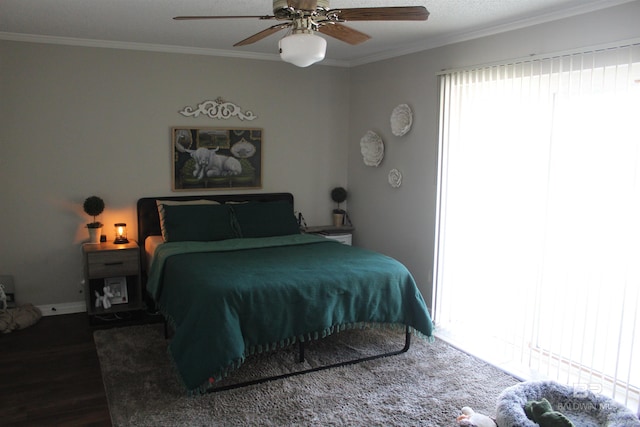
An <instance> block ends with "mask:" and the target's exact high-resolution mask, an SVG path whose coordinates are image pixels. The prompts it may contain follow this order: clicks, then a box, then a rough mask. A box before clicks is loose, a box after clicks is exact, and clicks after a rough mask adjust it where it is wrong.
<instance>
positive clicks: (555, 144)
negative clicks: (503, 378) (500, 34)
mask: <svg viewBox="0 0 640 427" xmlns="http://www.w3.org/2000/svg"><path fill="white" fill-rule="evenodd" d="M440 85H441V119H440V163H439V183H438V211H439V212H438V222H437V228H438V229H437V243H436V245H437V247H436V254H437V255H436V265H435V271H436V277H435V282H436V283H435V304H434V308H435V313H434V320H435V322H436V327H437V330H438V331H440V332H439V333H440V335H441V336H442V337H443V338H445V339H448V340H452V341H455V342H456V344H457V345H459V346H461V347H463V348H465V349H467V350H470V351H472V352H473V353H475V354H478V355H479V356H480V357H483V358H485V359H487V360H489V361H491V362H494V363H495V364H497V365H498V366H501V367H503V368H505V369H506V370H509V371H511V372H513V373H515V374H516V375H519V376H521V377H523V378H525V379H531V378H550V379H554V380H556V381H560V382H563V383H566V384H572V385H575V384H580V385H581V386H582V387H585V386H586V387H588V388H589V389H592V390H593V391H597V392H601V393H603V394H605V395H609V396H612V397H615V398H616V399H618V400H619V401H621V402H623V403H624V404H626V405H628V406H630V407H631V408H633V409H634V410H639V411H640V406H639V403H638V401H639V398H640V167H639V166H640V126H639V124H640V115H639V114H640V113H639V112H640V46H638V45H629V46H625V47H616V48H607V49H602V50H597V51H592V52H588V53H579V54H567V55H561V56H557V57H553V58H540V59H532V60H527V61H520V62H516V63H512V64H502V65H496V66H488V67H480V68H477V69H473V70H461V71H454V72H446V73H443V74H442V75H441V76H440ZM636 336H637V337H636ZM634 359H635V360H634Z"/></svg>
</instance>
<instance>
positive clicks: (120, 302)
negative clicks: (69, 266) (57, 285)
mask: <svg viewBox="0 0 640 427" xmlns="http://www.w3.org/2000/svg"><path fill="white" fill-rule="evenodd" d="M82 254H83V258H84V260H83V263H84V282H85V283H84V292H85V301H86V304H87V314H89V316H95V315H101V314H106V313H117V312H122V311H134V310H141V309H142V308H143V303H142V281H141V278H140V248H139V247H138V244H137V243H136V242H134V241H130V242H129V243H125V244H114V243H99V244H84V245H82ZM105 279H106V280H105ZM106 284H109V285H110V287H111V288H112V293H114V296H113V297H111V298H110V299H109V302H110V303H111V307H109V308H107V309H105V308H104V305H103V304H102V302H101V304H100V306H99V307H98V306H96V291H97V292H98V293H99V294H100V295H104V290H103V288H104V287H105V285H106Z"/></svg>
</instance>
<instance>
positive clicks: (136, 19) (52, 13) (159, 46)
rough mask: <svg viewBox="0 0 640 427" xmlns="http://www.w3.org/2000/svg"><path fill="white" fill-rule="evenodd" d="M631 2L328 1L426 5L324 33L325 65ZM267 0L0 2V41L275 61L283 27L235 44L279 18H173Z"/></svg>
mask: <svg viewBox="0 0 640 427" xmlns="http://www.w3.org/2000/svg"><path fill="white" fill-rule="evenodd" d="M630 1H633V0H352V1H349V0H332V2H331V8H340V7H383V6H415V5H423V6H425V7H426V8H427V10H429V12H430V13H431V15H430V17H429V19H428V20H427V21H425V22H355V23H347V24H346V25H349V26H351V27H353V28H355V29H357V30H360V31H362V32H365V33H367V34H369V35H370V36H372V39H371V40H369V41H367V42H365V43H362V44H360V45H358V46H351V45H348V44H346V43H343V42H341V41H338V40H335V39H332V38H330V37H326V36H325V38H327V41H328V46H327V56H326V59H325V61H324V63H327V64H331V65H343V66H350V65H357V64H363V63H367V62H371V61H375V60H379V59H384V58H389V57H393V56H398V55H401V54H404V53H410V52H416V51H420V50H425V49H429V48H433V47H437V46H443V45H446V44H449V43H453V42H458V41H463V40H468V39H472V38H476V37H480V36H484V35H488V34H495V33H498V32H502V31H507V30H511V29H515V28H521V27H525V26H528V25H533V24H537V23H541V22H546V21H552V20H555V19H560V18H565V17H569V16H573V15H578V14H581V13H586V12H591V11H594V10H599V9H603V8H606V7H610V6H614V5H618V4H622V3H628V2H630ZM272 13H273V10H272V1H271V0H182V1H176V0H0V39H8V40H20V41H39V42H51V43H62V44H79V45H89V46H106V47H119V48H132V49H144V50H146V49H148V50H159V51H172V52H176V51H177V52H192V53H201V54H212V55H223V56H238V57H248V58H263V59H277V58H278V56H277V44H278V39H279V38H280V37H282V36H284V34H285V31H284V30H283V31H281V32H279V33H277V34H275V35H271V36H269V37H267V38H265V39H263V40H261V41H260V42H257V43H254V44H252V45H248V46H243V47H238V48H234V47H233V44H234V43H236V42H238V41H240V40H243V39H245V38H246V37H248V36H250V35H252V34H254V33H257V32H259V31H261V30H263V29H265V28H267V27H270V26H271V25H274V24H275V23H277V21H273V20H270V21H260V20H258V19H246V18H244V19H224V20H215V21H212V20H208V21H207V20H205V21H174V20H173V19H172V18H173V17H174V16H178V15H270V14H272Z"/></svg>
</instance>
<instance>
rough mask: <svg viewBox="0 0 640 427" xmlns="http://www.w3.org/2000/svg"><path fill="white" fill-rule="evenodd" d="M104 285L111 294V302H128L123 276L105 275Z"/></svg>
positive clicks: (125, 280)
mask: <svg viewBox="0 0 640 427" xmlns="http://www.w3.org/2000/svg"><path fill="white" fill-rule="evenodd" d="M104 285H105V286H106V287H108V288H109V291H110V292H111V293H112V294H113V296H112V297H109V301H110V302H111V304H126V303H128V302H129V294H128V293H127V278H126V277H125V276H120V277H107V278H105V279H104Z"/></svg>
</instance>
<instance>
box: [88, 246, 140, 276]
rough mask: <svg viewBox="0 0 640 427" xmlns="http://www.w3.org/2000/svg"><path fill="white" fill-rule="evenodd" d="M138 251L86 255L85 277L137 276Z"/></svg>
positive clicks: (103, 252)
mask: <svg viewBox="0 0 640 427" xmlns="http://www.w3.org/2000/svg"><path fill="white" fill-rule="evenodd" d="M138 264H139V259H138V251H137V250H119V251H107V252H105V251H102V252H94V253H89V254H87V275H88V276H89V278H92V277H113V276H126V275H128V274H138Z"/></svg>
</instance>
